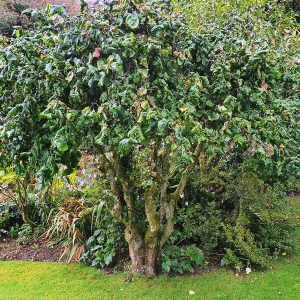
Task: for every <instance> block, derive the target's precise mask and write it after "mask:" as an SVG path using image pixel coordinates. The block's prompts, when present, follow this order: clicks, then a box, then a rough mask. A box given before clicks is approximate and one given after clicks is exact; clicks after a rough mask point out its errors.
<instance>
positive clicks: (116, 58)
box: [0, 0, 300, 275]
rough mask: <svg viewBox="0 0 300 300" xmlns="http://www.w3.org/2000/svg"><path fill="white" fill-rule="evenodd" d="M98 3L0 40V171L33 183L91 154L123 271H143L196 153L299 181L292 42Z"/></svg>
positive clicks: (141, 4)
mask: <svg viewBox="0 0 300 300" xmlns="http://www.w3.org/2000/svg"><path fill="white" fill-rule="evenodd" d="M106 2H107V5H105V6H103V7H102V8H101V9H99V10H98V11H96V12H95V13H93V14H90V13H88V12H86V13H85V14H82V15H80V16H78V17H76V18H67V17H63V16H58V15H57V14H54V15H53V16H51V15H48V16H43V15H37V14H36V13H35V15H34V16H35V18H39V21H38V23H37V25H38V26H39V27H38V28H37V30H35V31H33V32H18V33H17V36H16V38H14V39H12V40H11V41H9V42H8V41H7V40H5V39H3V40H2V41H1V45H2V48H1V50H0V104H1V107H0V130H1V135H0V141H1V144H0V153H1V160H0V164H1V167H2V168H6V167H10V166H13V168H14V169H15V171H16V172H17V173H19V174H21V173H32V174H36V176H37V177H38V180H39V183H40V186H41V187H42V186H43V185H44V184H45V183H46V182H47V181H48V180H51V178H52V177H53V176H54V175H55V174H56V173H58V172H59V171H60V170H61V169H62V166H65V168H66V170H65V174H68V173H70V172H71V171H72V170H73V169H74V168H76V167H77V166H78V161H79V159H80V156H81V153H82V151H87V152H88V153H91V154H93V153H95V154H98V155H100V157H101V159H100V161H99V166H100V167H102V170H103V171H104V173H105V176H106V177H107V179H108V181H109V183H110V191H109V194H110V196H111V199H113V201H114V202H115V207H114V209H113V214H114V216H115V217H116V218H117V219H118V220H119V221H121V222H123V223H124V225H125V226H126V231H125V237H126V240H127V242H128V244H129V252H130V256H131V259H132V262H133V266H134V270H136V271H144V272H146V273H147V274H148V275H153V274H154V273H155V272H156V264H157V261H158V260H159V256H160V251H161V249H162V247H163V245H164V244H165V242H166V241H167V240H168V238H169V236H170V234H171V233H172V231H173V226H174V209H175V207H176V203H177V201H178V199H179V198H180V197H183V193H184V188H185V186H186V182H187V178H188V175H189V174H190V172H191V171H192V170H193V169H194V168H195V167H196V166H197V167H198V168H201V165H200V166H198V162H199V156H200V155H201V154H203V153H204V154H205V155H208V156H210V157H217V156H222V157H226V160H231V159H235V160H243V159H245V157H246V158H249V159H250V158H251V161H253V162H254V164H255V166H256V168H258V169H259V170H260V171H261V172H262V171H266V172H268V173H271V174H277V175H281V174H282V173H283V171H285V170H289V171H290V172H291V171H293V172H296V170H298V172H299V130H300V122H299V108H300V107H299V106H300V103H299V93H300V89H299V78H300V77H299V76H300V73H299V62H300V58H299V47H298V46H299V39H298V37H297V36H296V34H291V35H286V36H285V37H284V36H278V37H277V38H276V36H274V34H273V32H272V28H271V29H270V34H266V35H261V34H259V33H257V32H256V31H255V29H254V27H253V25H252V24H251V23H247V19H246V20H245V19H240V18H238V17H236V18H233V19H232V20H230V22H227V24H224V25H223V27H221V28H218V30H217V29H215V30H212V31H211V32H205V33H204V32H198V31H195V30H192V29H190V28H189V27H188V26H187V25H185V23H184V22H183V20H182V19H181V18H180V17H179V16H178V15H176V14H175V13H172V12H171V8H170V3H169V2H165V1H123V2H119V1H114V0H113V1H106ZM54 13H55V12H54ZM280 44H281V45H282V46H280ZM290 53H293V56H292V57H291V56H290Z"/></svg>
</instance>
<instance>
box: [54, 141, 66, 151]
mask: <svg viewBox="0 0 300 300" xmlns="http://www.w3.org/2000/svg"><path fill="white" fill-rule="evenodd" d="M55 146H56V147H57V149H58V151H60V152H65V151H67V150H68V149H69V146H68V141H67V140H66V139H65V138H60V139H58V140H56V141H55Z"/></svg>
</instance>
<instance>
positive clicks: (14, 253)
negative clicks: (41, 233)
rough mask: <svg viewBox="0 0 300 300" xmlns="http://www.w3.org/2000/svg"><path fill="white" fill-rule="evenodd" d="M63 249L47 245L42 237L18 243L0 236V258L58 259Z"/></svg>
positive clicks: (27, 259)
mask: <svg viewBox="0 0 300 300" xmlns="http://www.w3.org/2000/svg"><path fill="white" fill-rule="evenodd" d="M62 254H63V249H61V248H53V249H51V248H50V247H49V246H48V242H47V241H46V240H44V239H42V238H40V239H37V240H34V241H30V242H26V243H18V242H17V241H16V240H15V239H11V238H3V237H2V238H0V260H2V261H10V260H25V261H59V259H60V257H61V255H62Z"/></svg>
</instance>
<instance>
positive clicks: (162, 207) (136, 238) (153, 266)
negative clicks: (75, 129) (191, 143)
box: [103, 147, 200, 277]
mask: <svg viewBox="0 0 300 300" xmlns="http://www.w3.org/2000/svg"><path fill="white" fill-rule="evenodd" d="M154 152H155V151H154ZM199 153H200V147H197V148H196V149H195V157H194V160H193V161H191V162H189V163H187V164H186V165H185V168H184V171H182V172H181V178H180V179H179V182H178V184H177V186H176V189H175V191H173V192H170V179H171V178H172V176H173V171H172V166H171V163H170V162H169V160H168V158H167V157H166V163H165V164H164V165H163V167H161V168H160V173H158V172H157V171H156V170H157V166H155V165H154V168H153V169H152V170H151V172H152V174H153V177H152V179H151V182H152V184H151V186H150V187H148V188H146V189H142V188H140V187H138V186H137V187H136V186H135V183H133V182H131V181H130V179H129V178H128V177H129V176H128V174H127V173H126V170H125V168H124V167H123V165H122V162H121V159H120V158H119V157H118V156H117V155H115V156H112V155H106V154H104V153H103V158H104V160H105V161H106V164H105V171H106V173H107V174H108V178H109V182H110V187H111V192H112V194H111V195H112V197H113V198H114V202H115V207H114V209H113V211H112V214H113V215H114V216H115V217H116V218H117V219H118V220H119V221H120V222H123V223H124V225H125V228H126V229H125V239H126V241H127V243H128V248H129V255H130V258H131V261H132V271H133V272H138V273H143V274H146V275H147V276H149V277H152V276H154V275H156V272H157V267H158V265H159V261H160V255H161V251H162V248H163V246H164V245H165V243H166V242H167V241H168V239H169V237H170V235H171V234H172V232H173V228H174V212H175V208H176V204H177V201H178V199H179V198H180V197H182V196H183V192H184V188H185V186H186V182H187V178H188V175H189V173H190V172H191V170H192V169H193V167H194V166H195V165H196V163H197V158H198V156H199ZM166 155H167V154H166ZM154 156H155V155H154ZM154 161H155V159H154ZM135 190H136V191H138V190H139V191H144V192H143V193H142V194H138V195H137V194H136V193H135ZM141 200H142V201H143V205H144V212H145V215H144V216H142V218H143V219H144V217H146V228H145V226H142V228H141V223H143V222H141V220H139V219H140V218H141V216H140V215H139V214H140V212H138V211H139V209H138V203H140V201H141ZM124 212H125V215H124ZM124 216H125V217H124Z"/></svg>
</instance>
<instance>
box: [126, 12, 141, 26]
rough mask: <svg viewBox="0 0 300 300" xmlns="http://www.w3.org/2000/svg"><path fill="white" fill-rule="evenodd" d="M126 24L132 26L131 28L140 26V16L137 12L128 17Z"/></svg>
mask: <svg viewBox="0 0 300 300" xmlns="http://www.w3.org/2000/svg"><path fill="white" fill-rule="evenodd" d="M126 24H127V25H128V26H129V27H130V28H131V29H136V28H138V27H139V24H140V20H139V16H138V14H137V13H133V14H130V15H129V16H128V17H127V18H126Z"/></svg>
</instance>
